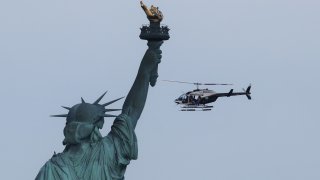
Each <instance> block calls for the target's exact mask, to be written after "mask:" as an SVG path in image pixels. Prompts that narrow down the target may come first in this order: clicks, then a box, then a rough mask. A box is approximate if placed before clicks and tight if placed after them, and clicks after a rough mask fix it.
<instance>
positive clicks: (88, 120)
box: [36, 2, 169, 180]
mask: <svg viewBox="0 0 320 180" xmlns="http://www.w3.org/2000/svg"><path fill="white" fill-rule="evenodd" d="M140 3H141V6H142V8H143V9H144V10H145V12H146V14H147V17H148V19H149V20H150V19H152V23H154V22H155V23H159V28H160V29H159V28H158V30H159V31H158V30H156V31H154V30H151V31H154V32H151V34H145V33H150V32H149V31H148V32H144V35H146V36H144V37H145V38H143V39H146V40H148V49H147V51H146V53H145V55H144V57H143V59H142V61H141V64H140V67H139V70H138V73H137V76H136V79H135V81H134V83H133V85H132V87H131V89H130V91H129V93H128V95H127V97H126V99H125V102H124V104H123V107H122V112H121V114H120V115H119V116H114V115H110V114H108V112H110V111H116V110H119V109H108V108H106V106H108V105H110V104H112V103H113V102H116V101H118V100H119V99H121V98H118V99H115V100H113V101H110V102H108V103H102V104H101V103H100V101H101V100H102V98H103V97H104V95H105V94H106V93H104V94H103V95H102V96H100V97H99V98H98V99H97V100H96V101H95V102H93V103H92V104H91V103H87V102H85V101H84V100H83V99H82V98H81V100H82V102H81V103H79V104H76V105H74V106H73V107H64V108H65V109H67V110H68V111H69V112H68V113H67V114H62V115H54V117H65V118H66V121H67V122H66V126H65V128H64V131H63V133H64V136H65V138H64V140H63V144H64V145H65V149H64V151H63V152H61V153H57V154H54V155H53V156H52V158H51V159H50V160H48V161H47V162H46V163H45V165H44V166H43V167H42V168H41V169H40V171H39V173H38V175H37V176H36V180H123V179H124V174H125V171H126V167H127V165H128V164H129V163H130V161H131V160H135V159H137V155H138V146H137V138H136V135H135V132H134V130H135V127H136V125H137V121H138V119H139V118H140V115H141V113H142V110H143V108H144V105H145V102H146V98H147V94H148V88H149V84H150V85H151V86H154V85H155V84H156V80H157V77H158V73H157V68H158V63H160V59H161V50H160V46H161V44H162V43H163V40H166V39H168V37H169V35H168V34H166V38H165V39H161V37H162V35H163V31H161V30H162V27H160V22H161V20H162V13H161V12H160V11H159V10H158V8H155V7H154V6H152V8H151V9H150V10H148V9H147V8H146V6H145V5H144V4H143V3H142V2H140ZM159 13H161V14H159ZM157 19H158V20H157ZM150 22H151V21H150ZM167 31H168V28H167V27H166V29H165V33H167ZM159 33H162V34H160V35H159ZM153 36H156V38H153ZM159 37H160V38H159ZM105 117H116V118H115V120H114V122H113V125H112V127H111V131H110V132H109V133H108V134H107V136H105V137H102V135H101V134H100V131H99V129H101V128H102V127H103V124H104V118H105Z"/></svg>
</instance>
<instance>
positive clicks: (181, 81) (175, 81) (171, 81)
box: [162, 80, 194, 84]
mask: <svg viewBox="0 0 320 180" xmlns="http://www.w3.org/2000/svg"><path fill="white" fill-rule="evenodd" d="M162 81H167V82H176V83H185V84H194V83H192V82H185V81H171V80H162Z"/></svg>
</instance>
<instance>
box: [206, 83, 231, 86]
mask: <svg viewBox="0 0 320 180" xmlns="http://www.w3.org/2000/svg"><path fill="white" fill-rule="evenodd" d="M201 85H219V86H228V85H233V84H226V83H204V84H201Z"/></svg>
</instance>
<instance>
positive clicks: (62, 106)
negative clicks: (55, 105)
mask: <svg viewBox="0 0 320 180" xmlns="http://www.w3.org/2000/svg"><path fill="white" fill-rule="evenodd" d="M61 107H62V108H64V109H67V110H69V111H70V109H71V108H69V107H66V106H61Z"/></svg>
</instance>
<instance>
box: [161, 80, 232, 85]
mask: <svg viewBox="0 0 320 180" xmlns="http://www.w3.org/2000/svg"><path fill="white" fill-rule="evenodd" d="M162 81H167V82H176V83H185V84H193V85H222V86H225V85H233V84H228V83H199V82H186V81H171V80H162Z"/></svg>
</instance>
